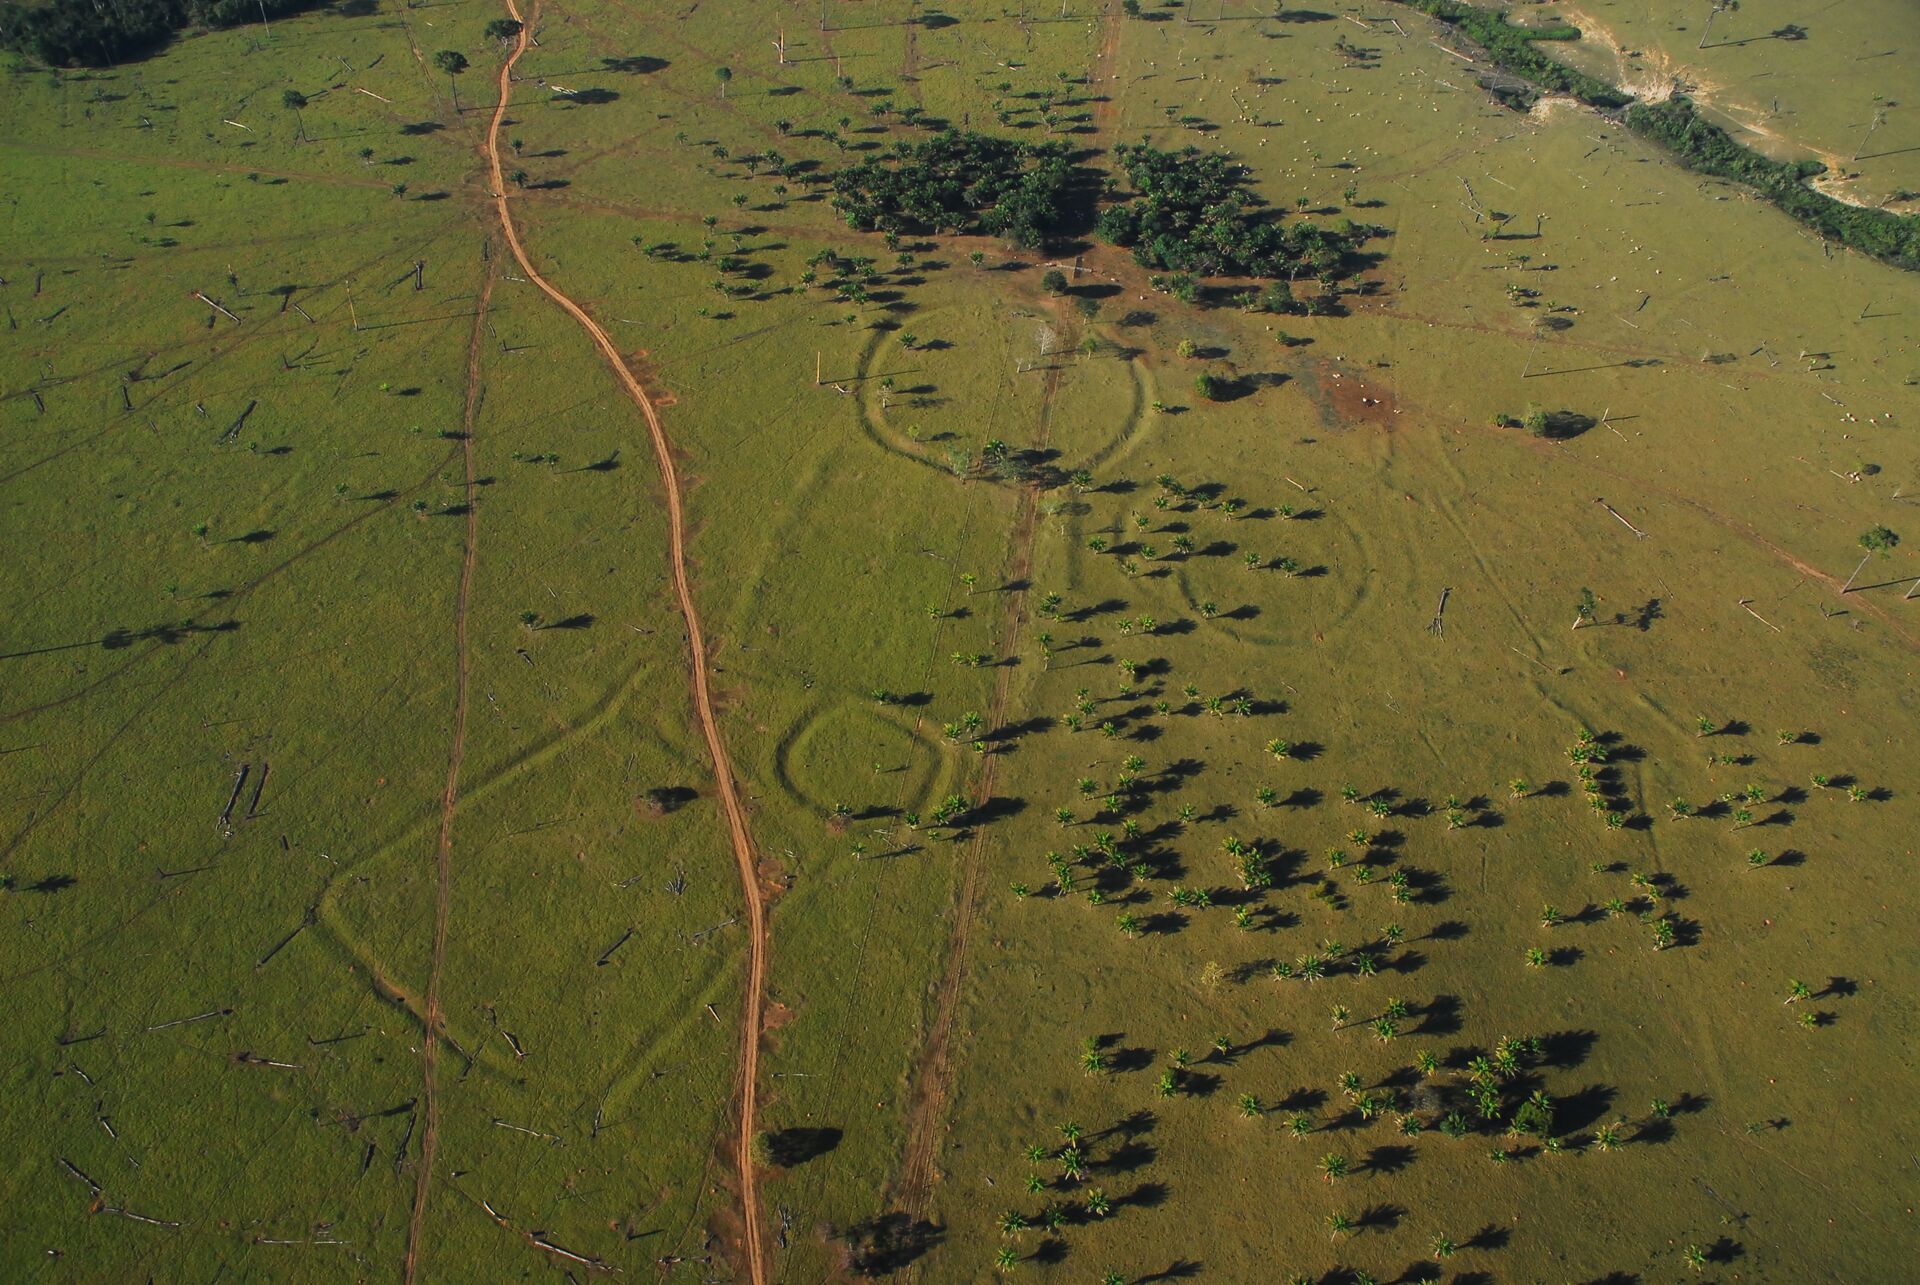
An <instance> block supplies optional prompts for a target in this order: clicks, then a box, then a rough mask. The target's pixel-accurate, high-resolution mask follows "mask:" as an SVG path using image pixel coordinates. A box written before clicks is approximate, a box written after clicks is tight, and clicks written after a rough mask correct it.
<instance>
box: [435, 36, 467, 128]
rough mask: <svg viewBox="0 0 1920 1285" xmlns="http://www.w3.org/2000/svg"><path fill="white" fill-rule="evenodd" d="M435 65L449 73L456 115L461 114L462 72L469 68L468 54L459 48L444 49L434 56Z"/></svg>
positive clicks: (448, 81)
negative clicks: (460, 78)
mask: <svg viewBox="0 0 1920 1285" xmlns="http://www.w3.org/2000/svg"><path fill="white" fill-rule="evenodd" d="M433 65H434V66H436V67H438V68H439V69H440V70H441V71H444V72H446V73H447V86H448V88H449V89H450V90H451V92H452V94H453V111H454V115H456V116H457V115H459V114H460V80H459V77H460V73H461V72H463V71H465V70H466V69H467V56H466V55H465V54H463V53H461V52H460V51H459V50H458V49H442V50H441V51H440V52H439V53H437V54H435V55H434V56H433Z"/></svg>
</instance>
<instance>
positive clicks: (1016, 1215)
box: [994, 1209, 1027, 1236]
mask: <svg viewBox="0 0 1920 1285" xmlns="http://www.w3.org/2000/svg"><path fill="white" fill-rule="evenodd" d="M994 1225H995V1226H997V1227H999V1228H1000V1234H1001V1235H1002V1236H1018V1235H1019V1234H1020V1233H1021V1232H1023V1231H1025V1230H1026V1229H1027V1219H1026V1215H1024V1214H1022V1213H1021V1212H1020V1211H1019V1210H1017V1209H1009V1210H1007V1211H1006V1212H1005V1213H1003V1214H1001V1215H1000V1217H999V1219H998V1220H997V1221H996V1222H995V1224H994Z"/></svg>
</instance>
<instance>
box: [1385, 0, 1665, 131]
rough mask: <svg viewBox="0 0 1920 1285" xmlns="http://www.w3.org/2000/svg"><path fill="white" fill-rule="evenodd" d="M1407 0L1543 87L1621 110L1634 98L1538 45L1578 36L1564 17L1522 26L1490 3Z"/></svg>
mask: <svg viewBox="0 0 1920 1285" xmlns="http://www.w3.org/2000/svg"><path fill="white" fill-rule="evenodd" d="M1401 3H1402V4H1405V5H1408V6H1410V7H1412V8H1415V9H1418V10H1419V11H1420V12H1422V13H1424V14H1427V15H1429V16H1430V17H1434V18H1438V19H1439V20H1440V21H1442V22H1444V23H1446V24H1447V25H1448V26H1450V27H1457V28H1458V29H1459V30H1460V31H1461V32H1462V33H1463V34H1464V35H1466V36H1467V37H1468V38H1469V39H1471V40H1472V41H1473V42H1474V43H1475V44H1476V45H1479V46H1480V47H1481V48H1482V49H1485V50H1486V51H1487V56H1488V57H1489V58H1491V59H1493V61H1494V62H1495V63H1496V64H1497V65H1499V66H1501V67H1503V68H1505V69H1506V70H1508V71H1510V72H1512V73H1513V74H1514V75H1516V76H1521V77H1524V78H1526V79H1527V80H1530V81H1532V82H1533V83H1534V84H1536V85H1539V86H1541V87H1542V88H1543V89H1551V90H1555V91H1557V92H1559V93H1562V94H1571V95H1572V96H1573V97H1575V98H1578V99H1579V100H1580V101H1581V102H1583V103H1585V104H1587V105H1588V106H1589V107H1601V108H1605V109H1607V110H1609V111H1617V110H1618V109H1620V108H1622V107H1625V106H1626V105H1627V104H1628V103H1630V102H1632V101H1633V100H1632V98H1630V97H1629V96H1628V95H1626V94H1624V93H1622V92H1621V91H1620V90H1618V89H1616V88H1614V87H1613V86H1612V85H1609V84H1608V83H1607V82H1606V81H1604V80H1601V79H1599V78H1598V77H1595V76H1589V75H1587V74H1586V73H1585V72H1582V71H1575V70H1574V69H1573V68H1571V67H1569V66H1567V65H1566V64H1565V63H1563V62H1560V61H1558V60H1557V59H1554V58H1550V57H1548V56H1547V55H1546V54H1543V53H1541V52H1540V51H1539V50H1538V49H1535V48H1534V47H1533V46H1534V42H1535V41H1539V40H1578V39H1579V38H1580V29H1579V28H1577V27H1570V26H1567V25H1566V24H1564V23H1562V24H1561V25H1560V26H1557V27H1543V28H1540V29H1537V30H1535V29H1530V28H1527V27H1516V26H1515V25H1514V24H1512V23H1511V22H1508V21H1507V19H1506V15H1505V14H1502V13H1497V12H1494V11H1493V10H1490V9H1478V8H1475V7H1474V6H1473V5H1470V4H1461V3H1460V0H1401Z"/></svg>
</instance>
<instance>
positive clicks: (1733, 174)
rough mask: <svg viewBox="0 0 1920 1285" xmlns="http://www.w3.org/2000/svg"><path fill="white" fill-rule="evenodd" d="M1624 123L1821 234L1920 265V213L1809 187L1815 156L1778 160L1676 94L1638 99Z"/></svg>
mask: <svg viewBox="0 0 1920 1285" xmlns="http://www.w3.org/2000/svg"><path fill="white" fill-rule="evenodd" d="M1627 126H1628V128H1630V129H1632V130H1634V131H1635V132H1636V133H1639V134H1644V135H1645V136H1647V137H1648V138H1651V139H1654V140H1656V141H1658V142H1661V143H1664V144H1666V145H1667V146H1668V147H1670V148H1672V149H1673V151H1674V152H1676V153H1677V154H1678V155H1679V157H1680V159H1681V161H1682V162H1683V163H1684V164H1685V165H1686V166H1687V167H1688V168H1689V169H1694V170H1698V171H1700V172H1701V173H1702V174H1712V175H1714V176H1715V177H1716V178H1724V179H1731V180H1733V181H1734V182H1736V183H1744V184H1746V185H1747V186H1748V187H1751V188H1754V189H1756V190H1758V191H1759V192H1760V193H1762V194H1763V195H1764V196H1765V197H1766V198H1767V199H1768V200H1770V201H1772V202H1773V203H1774V204H1775V205H1777V206H1779V207H1780V208H1781V209H1782V210H1785V211H1786V212H1787V213H1788V214H1791V215H1792V216H1793V217H1794V218H1796V219H1799V220H1800V221H1801V222H1802V223H1805V224H1807V225H1808V226H1809V227H1811V228H1813V229H1814V230H1815V231H1817V232H1819V233H1820V234H1821V235H1822V236H1829V237H1832V238H1833V239H1834V240H1836V241H1840V242H1842V243H1843V244H1846V245H1849V246H1852V247H1853V248H1854V249H1856V250H1858V251H1860V252H1861V253H1863V254H1870V255H1872V256H1873V257H1874V258H1876V259H1884V260H1885V261H1887V262H1888V263H1892V264H1895V265H1896V266H1899V267H1902V268H1909V269H1915V270H1920V215H1911V214H1905V215H1903V214H1895V213H1893V212H1891V211H1889V210H1874V209H1867V208H1863V207H1861V206H1857V205H1848V204H1847V203H1846V202H1845V201H1837V200H1835V199H1834V198H1833V197H1831V196H1828V195H1827V194H1826V193H1824V192H1818V191H1815V190H1814V189H1813V188H1811V187H1808V186H1807V183H1806V180H1807V179H1809V178H1812V177H1813V176H1815V175H1817V174H1820V173H1823V172H1824V171H1825V170H1826V166H1824V165H1822V164H1821V163H1820V162H1818V161H1800V162H1792V161H1775V160H1770V159H1768V158H1767V157H1765V156H1762V155H1761V154H1760V153H1758V152H1756V151H1754V150H1753V149H1752V148H1749V147H1744V146H1742V145H1741V144H1739V143H1736V142H1734V141H1733V138H1732V137H1731V136H1730V135H1729V134H1728V133H1727V131H1726V130H1724V129H1721V128H1720V127H1719V126H1718V125H1715V124H1714V123H1713V122H1712V121H1709V120H1707V119H1705V118H1704V117H1702V116H1701V115H1700V113H1699V112H1697V111H1695V110H1694V106H1693V103H1692V102H1690V101H1689V100H1687V99H1686V98H1683V97H1681V96H1679V95H1675V96H1674V97H1672V98H1669V99H1668V100H1667V101H1666V102H1664V103H1636V104H1634V105H1633V106H1632V107H1630V108H1629V109H1628V110H1627Z"/></svg>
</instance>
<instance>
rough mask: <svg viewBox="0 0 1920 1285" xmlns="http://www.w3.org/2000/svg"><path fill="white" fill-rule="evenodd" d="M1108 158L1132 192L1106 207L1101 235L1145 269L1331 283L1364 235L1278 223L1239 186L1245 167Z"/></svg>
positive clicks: (1140, 150)
mask: <svg viewBox="0 0 1920 1285" xmlns="http://www.w3.org/2000/svg"><path fill="white" fill-rule="evenodd" d="M1113 156H1114V159H1115V160H1117V161H1118V162H1119V163H1120V167H1121V168H1122V169H1123V170H1125V171H1126V175H1127V181H1128V182H1129V183H1130V184H1131V185H1132V188H1133V195H1132V196H1131V197H1130V198H1128V199H1126V200H1124V201H1122V202H1120V203H1119V204H1116V205H1111V206H1109V207H1107V209H1106V210H1105V211H1103V212H1102V213H1101V215H1100V222H1099V228H1098V230H1099V233H1100V235H1101V236H1102V237H1104V238H1106V239H1107V240H1108V241H1111V242H1112V243H1113V244H1115V245H1118V246H1125V247H1128V248H1130V249H1131V250H1132V251H1133V257H1134V258H1135V259H1136V260H1137V261H1138V262H1139V263H1140V264H1141V265H1142V266H1143V267H1148V268H1163V269H1165V270H1167V271H1169V272H1178V273H1184V274H1189V275H1191V276H1195V277H1206V276H1245V277H1265V278H1269V279H1274V278H1281V277H1292V276H1295V275H1297V274H1298V273H1299V272H1301V271H1302V270H1305V271H1310V272H1312V273H1313V274H1314V275H1316V276H1318V277H1320V278H1322V279H1323V280H1326V281H1328V282H1331V281H1332V280H1334V279H1335V278H1336V277H1338V276H1340V275H1341V274H1342V273H1343V271H1344V269H1345V267H1346V259H1347V252H1348V251H1349V250H1350V249H1351V248H1352V247H1353V246H1354V245H1355V244H1357V243H1358V241H1359V240H1360V238H1361V236H1362V235H1364V234H1363V233H1362V232H1360V231H1359V230H1348V231H1339V230H1335V229H1332V228H1326V227H1321V226H1320V225H1318V224H1314V223H1307V222H1298V223H1283V222H1282V221H1281V220H1280V218H1279V217H1278V216H1277V215H1276V214H1275V213H1274V212H1273V211H1271V210H1268V209H1265V208H1263V207H1262V206H1261V205H1260V203H1259V200H1258V198H1256V197H1254V196H1252V195H1251V194H1249V193H1248V192H1247V191H1246V189H1245V184H1246V170H1245V168H1244V167H1243V166H1241V165H1240V164H1239V163H1237V162H1235V161H1232V160H1230V159H1228V158H1227V157H1225V156H1221V155H1219V154H1218V153H1213V152H1202V151H1200V149H1199V148H1197V147H1187V148H1184V149H1182V150H1181V151H1178V152H1163V151H1160V150H1158V149H1157V148H1153V147H1148V146H1147V145H1145V144H1137V145H1135V144H1127V143H1122V144H1120V145H1118V146H1116V147H1115V148H1114V149H1113Z"/></svg>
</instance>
